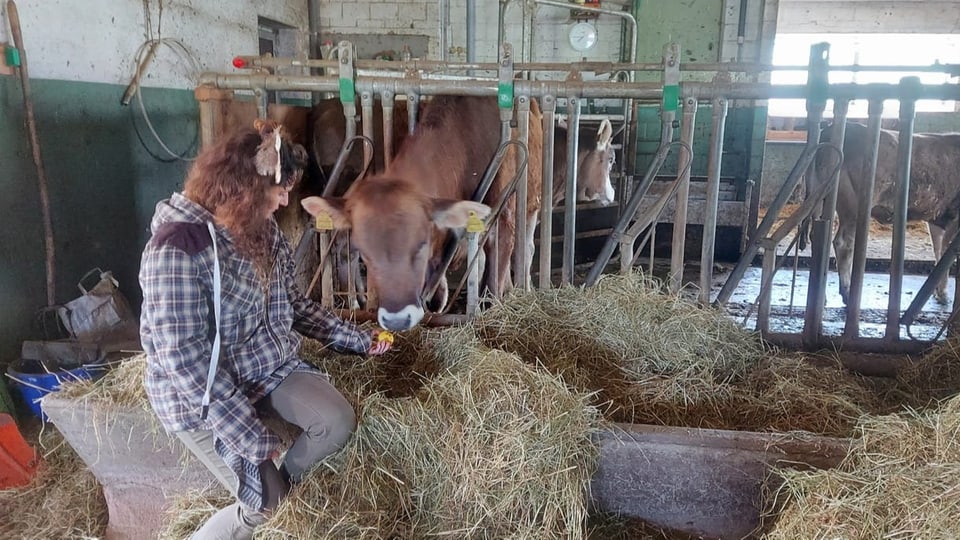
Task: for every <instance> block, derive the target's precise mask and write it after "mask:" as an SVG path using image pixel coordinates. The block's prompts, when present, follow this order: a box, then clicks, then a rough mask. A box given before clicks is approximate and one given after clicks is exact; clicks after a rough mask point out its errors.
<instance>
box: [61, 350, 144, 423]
mask: <svg viewBox="0 0 960 540" xmlns="http://www.w3.org/2000/svg"><path fill="white" fill-rule="evenodd" d="M146 370H147V355H146V354H138V355H136V356H131V357H130V358H125V359H124V360H123V361H121V362H120V363H119V364H117V365H115V366H114V367H113V368H111V369H110V370H109V371H107V372H106V373H105V374H104V376H103V377H101V378H100V379H98V380H89V379H77V380H74V381H67V382H65V383H64V384H63V386H61V387H60V389H59V390H57V395H58V396H59V397H63V398H66V399H72V400H75V401H95V402H97V403H99V404H104V405H108V406H116V407H121V408H134V409H143V410H145V411H150V413H151V416H152V415H153V409H151V408H150V402H149V401H147V390H146V389H145V388H144V387H143V377H144V374H145V373H146Z"/></svg>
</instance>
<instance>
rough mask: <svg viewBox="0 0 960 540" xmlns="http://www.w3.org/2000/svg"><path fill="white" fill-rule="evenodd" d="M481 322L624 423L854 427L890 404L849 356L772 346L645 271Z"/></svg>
mask: <svg viewBox="0 0 960 540" xmlns="http://www.w3.org/2000/svg"><path fill="white" fill-rule="evenodd" d="M474 327H475V328H476V332H477V334H478V335H479V336H480V338H481V339H482V340H483V342H484V343H486V344H487V345H489V346H491V347H495V348H499V349H502V350H505V351H508V352H512V353H515V354H517V355H519V356H520V357H521V358H523V359H524V360H525V361H527V362H529V363H535V364H542V365H544V366H546V367H547V369H549V370H550V371H551V372H553V373H555V374H557V375H559V376H560V377H562V378H563V379H564V380H565V381H567V383H568V384H570V385H572V386H573V387H574V388H576V389H577V390H579V391H584V392H595V393H596V395H597V397H598V403H597V405H598V406H599V407H601V409H602V410H603V413H604V416H605V417H607V418H608V419H610V420H614V421H619V422H627V423H641V424H657V425H670V426H685V427H699V428H713V429H735V430H751V431H772V430H777V431H793V430H804V431H811V432H814V433H818V434H822V435H834V436H848V435H849V434H850V432H851V430H852V429H853V426H854V425H855V423H856V420H857V418H859V417H860V416H861V415H862V414H864V413H866V412H873V411H877V410H880V405H879V403H878V401H877V399H876V397H875V396H874V394H873V390H872V388H871V385H870V383H869V382H868V381H867V380H866V379H864V378H863V377H859V376H857V375H854V374H851V373H849V372H847V371H846V370H844V369H842V367H841V366H840V364H839V362H835V363H834V364H833V365H830V366H827V367H817V366H814V365H812V364H811V363H810V362H807V361H806V359H805V358H803V357H802V356H795V355H794V356H788V355H784V354H782V353H780V352H779V351H776V350H770V349H767V348H766V347H764V345H763V343H762V342H761V341H760V339H759V338H758V336H757V335H756V334H755V333H752V332H749V331H747V330H744V329H743V328H741V327H740V326H739V325H737V324H736V322H734V321H732V320H730V319H729V318H727V317H725V316H724V315H723V314H721V313H720V312H718V311H717V310H714V309H712V308H701V307H699V306H697V305H695V304H694V303H692V302H690V301H689V300H685V299H683V298H682V297H680V296H679V295H670V294H666V293H664V292H663V290H662V287H661V286H660V284H659V283H658V282H657V281H655V280H653V279H651V278H648V277H646V276H644V275H643V274H642V273H634V274H631V275H626V276H619V275H607V276H604V277H603V278H601V280H600V281H599V283H598V284H597V286H596V287H593V288H590V289H582V288H579V287H569V286H568V287H561V288H557V289H548V290H544V291H536V292H533V293H515V294H511V295H508V296H507V297H505V299H504V300H503V301H502V302H500V303H498V304H496V305H494V306H493V307H492V308H490V309H488V310H486V311H484V312H483V313H482V314H481V315H480V316H479V317H478V318H477V319H476V321H475V322H474Z"/></svg>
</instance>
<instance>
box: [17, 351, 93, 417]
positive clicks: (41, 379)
mask: <svg viewBox="0 0 960 540" xmlns="http://www.w3.org/2000/svg"><path fill="white" fill-rule="evenodd" d="M103 374H104V368H103V366H97V365H89V366H79V367H76V368H73V369H61V370H58V371H55V372H52V373H51V372H47V371H46V370H45V369H44V368H43V365H42V364H40V362H37V361H36V360H18V361H16V362H13V363H12V364H10V365H9V366H8V367H7V377H9V378H10V380H11V381H13V387H14V389H16V390H17V392H18V393H19V394H20V396H21V397H22V398H23V401H24V402H26V404H27V407H28V408H29V410H30V412H31V413H33V415H34V416H38V417H40V418H42V419H43V420H44V421H46V420H47V416H46V415H45V414H43V411H42V410H41V409H40V399H41V398H43V396H45V395H47V394H49V393H50V392H53V391H55V390H57V389H59V388H60V385H61V384H62V383H63V382H64V381H67V382H69V381H76V380H83V379H86V380H92V379H96V378H99V377H101V376H102V375H103Z"/></svg>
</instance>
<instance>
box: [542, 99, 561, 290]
mask: <svg viewBox="0 0 960 540" xmlns="http://www.w3.org/2000/svg"><path fill="white" fill-rule="evenodd" d="M540 111H541V112H542V113H543V119H542V124H543V176H542V178H543V181H542V182H541V183H540V189H541V192H540V250H539V253H540V277H539V282H540V283H539V287H540V288H541V289H548V288H550V287H551V286H552V281H551V273H552V271H553V264H552V263H553V261H552V260H551V259H552V257H553V182H552V181H549V179H551V178H553V175H554V171H553V146H554V144H555V143H556V130H555V128H554V126H555V124H554V118H555V114H556V112H557V99H556V98H555V97H554V96H552V95H550V94H547V95H545V96H543V98H542V99H541V100H540Z"/></svg>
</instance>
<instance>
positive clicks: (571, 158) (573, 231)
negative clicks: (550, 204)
mask: <svg viewBox="0 0 960 540" xmlns="http://www.w3.org/2000/svg"><path fill="white" fill-rule="evenodd" d="M579 144H580V99H579V98H578V97H577V96H575V95H571V96H570V97H568V98H567V181H566V192H565V195H564V202H563V265H562V267H561V271H560V284H561V285H569V284H571V283H573V267H574V265H575V264H576V257H575V253H574V252H575V250H576V243H577V146H578V145H579Z"/></svg>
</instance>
